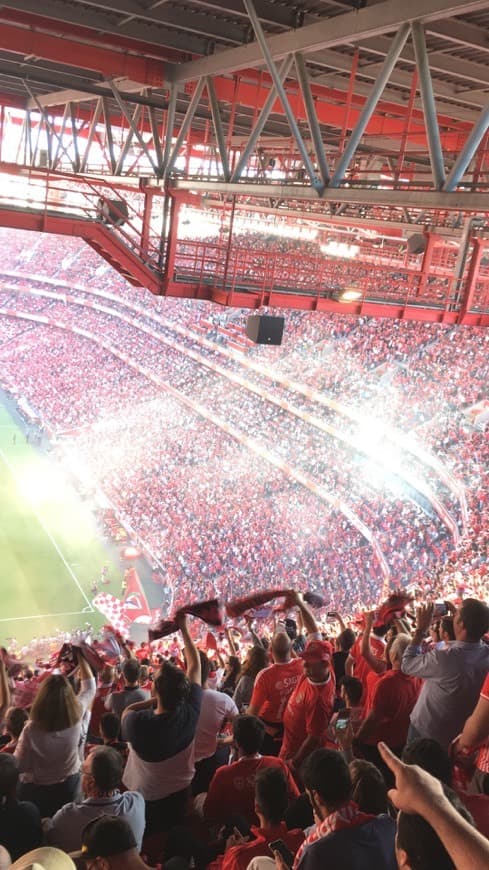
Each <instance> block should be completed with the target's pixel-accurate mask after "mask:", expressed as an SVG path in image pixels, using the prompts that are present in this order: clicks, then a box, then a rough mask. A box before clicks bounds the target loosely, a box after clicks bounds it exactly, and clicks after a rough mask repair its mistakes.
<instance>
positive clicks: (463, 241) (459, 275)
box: [453, 216, 474, 306]
mask: <svg viewBox="0 0 489 870" xmlns="http://www.w3.org/2000/svg"><path fill="white" fill-rule="evenodd" d="M473 227H474V217H473V216H472V217H466V218H465V221H464V228H463V231H462V235H461V237H460V247H459V249H458V256H457V260H456V263H455V268H454V270H453V288H454V304H455V305H457V306H458V305H460V302H461V300H462V295H463V292H462V280H463V276H464V272H465V266H466V264H467V257H468V254H469V248H470V242H471V236H472V230H473Z"/></svg>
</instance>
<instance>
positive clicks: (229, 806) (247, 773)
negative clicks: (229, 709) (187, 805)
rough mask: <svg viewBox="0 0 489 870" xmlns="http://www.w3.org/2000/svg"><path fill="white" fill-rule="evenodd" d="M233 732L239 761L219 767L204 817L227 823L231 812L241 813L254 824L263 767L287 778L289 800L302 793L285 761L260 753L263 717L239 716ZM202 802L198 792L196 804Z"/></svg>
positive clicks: (207, 800)
mask: <svg viewBox="0 0 489 870" xmlns="http://www.w3.org/2000/svg"><path fill="white" fill-rule="evenodd" d="M233 733H234V743H235V746H236V749H237V752H238V761H235V762H234V763H233V764H229V765H224V766H223V767H219V768H218V770H216V772H215V774H214V776H213V778H212V780H211V783H210V786H209V791H208V792H207V795H206V796H205V800H204V802H203V806H202V811H203V814H204V818H206V819H208V820H209V821H212V822H222V823H225V822H226V820H227V819H228V818H229V817H230V816H232V815H236V814H239V815H241V816H244V818H245V819H247V821H248V822H249V823H250V824H255V823H256V821H257V818H256V815H255V779H256V777H257V775H258V773H259V772H260V771H262V770H264V769H267V768H275V769H278V770H280V771H281V772H282V774H283V775H284V776H285V779H286V782H287V792H288V797H289V801H291V800H294V799H295V798H296V797H298V796H299V789H298V788H297V785H296V783H295V782H294V779H293V777H292V775H291V773H290V770H289V769H288V767H287V765H286V764H284V762H283V761H281V760H280V759H279V758H274V757H273V756H270V755H260V749H261V746H262V743H263V738H264V736H265V726H264V725H263V722H261V721H260V719H258V718H257V717H256V716H238V717H237V718H236V719H235V720H234V722H233ZM201 802H202V798H201V796H200V795H198V796H197V798H196V805H197V807H198V806H199V805H200V804H201Z"/></svg>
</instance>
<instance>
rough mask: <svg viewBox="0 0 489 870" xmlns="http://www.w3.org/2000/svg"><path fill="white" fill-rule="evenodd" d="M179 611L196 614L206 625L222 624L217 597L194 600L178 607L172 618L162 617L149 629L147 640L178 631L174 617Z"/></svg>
mask: <svg viewBox="0 0 489 870" xmlns="http://www.w3.org/2000/svg"><path fill="white" fill-rule="evenodd" d="M179 613H189V614H190V615H191V616H197V617H198V618H199V619H202V620H203V622H206V623H207V625H214V626H216V627H220V626H221V625H222V606H221V603H220V601H219V599H218V598H211V599H210V600H209V601H196V602H194V603H193V604H186V605H185V607H180V608H179V609H178V610H177V612H176V614H175V616H174V617H173V619H162V620H161V621H160V622H159V623H157V625H154V626H152V628H150V629H149V634H148V637H149V640H150V641H153V640H159V639H160V637H166V636H167V635H169V634H173V633H174V632H175V631H178V624H177V622H176V621H175V617H176V616H177V615H178V614H179Z"/></svg>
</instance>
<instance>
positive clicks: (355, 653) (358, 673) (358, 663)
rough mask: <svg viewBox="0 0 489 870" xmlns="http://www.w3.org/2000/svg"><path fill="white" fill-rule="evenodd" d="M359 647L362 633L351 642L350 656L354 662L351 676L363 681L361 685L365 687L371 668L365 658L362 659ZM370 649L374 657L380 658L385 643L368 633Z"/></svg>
mask: <svg viewBox="0 0 489 870" xmlns="http://www.w3.org/2000/svg"><path fill="white" fill-rule="evenodd" d="M361 647H362V635H359V637H357V639H356V641H355V643H354V644H353V646H352V648H351V650H350V656H351V658H352V659H353V660H354V662H355V668H354V671H353V676H354V677H356V678H357V680H360V682H361V683H363V687H364V689H365V688H366V680H367V675H368V674H369V673H370V672H371V670H372V668H371V667H370V665H369V663H368V662H367V660H366V659H364V657H363V655H362V652H361ZM370 649H371V651H372V653H373V655H374V656H375V658H377V659H382V658H383V655H384V650H385V643H384V641H383V640H382V639H381V638H379V637H376V636H375V635H374V634H371V635H370Z"/></svg>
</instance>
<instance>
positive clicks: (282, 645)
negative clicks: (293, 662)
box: [272, 631, 292, 662]
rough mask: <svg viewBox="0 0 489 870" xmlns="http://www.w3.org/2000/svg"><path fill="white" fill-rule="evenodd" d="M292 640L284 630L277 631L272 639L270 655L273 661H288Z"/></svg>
mask: <svg viewBox="0 0 489 870" xmlns="http://www.w3.org/2000/svg"><path fill="white" fill-rule="evenodd" d="M291 648H292V641H291V640H290V637H289V635H288V634H286V632H285V631H277V633H276V634H274V636H273V639H272V656H273V660H274V661H275V662H288V661H289V659H290V650H291Z"/></svg>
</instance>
